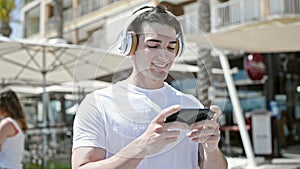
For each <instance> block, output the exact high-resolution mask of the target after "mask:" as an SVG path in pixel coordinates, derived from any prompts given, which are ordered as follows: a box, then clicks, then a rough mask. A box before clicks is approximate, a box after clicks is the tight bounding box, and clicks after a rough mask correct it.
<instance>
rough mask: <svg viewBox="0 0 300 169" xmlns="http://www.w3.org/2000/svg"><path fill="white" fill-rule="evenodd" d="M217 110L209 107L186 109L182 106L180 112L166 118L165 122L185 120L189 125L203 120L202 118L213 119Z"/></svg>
mask: <svg viewBox="0 0 300 169" xmlns="http://www.w3.org/2000/svg"><path fill="white" fill-rule="evenodd" d="M214 114H215V112H213V111H211V110H210V109H209V108H202V109H192V108H189V109H185V108H182V109H181V110H180V111H179V112H177V113H174V114H172V115H170V116H169V117H167V118H166V120H165V123H169V122H174V121H178V122H183V123H187V124H189V125H191V124H193V123H195V122H198V121H201V120H206V119H208V120H211V119H212V118H213V116H214Z"/></svg>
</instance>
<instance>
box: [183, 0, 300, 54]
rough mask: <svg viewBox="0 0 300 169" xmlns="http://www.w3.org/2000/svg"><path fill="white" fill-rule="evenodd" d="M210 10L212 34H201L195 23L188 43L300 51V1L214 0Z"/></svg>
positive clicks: (188, 33) (260, 50) (223, 47)
mask: <svg viewBox="0 0 300 169" xmlns="http://www.w3.org/2000/svg"><path fill="white" fill-rule="evenodd" d="M210 7H211V13H210V15H211V32H210V33H201V32H200V31H199V29H198V28H197V25H198V22H199V21H197V20H195V22H193V25H194V26H190V28H192V29H186V30H187V32H186V36H185V37H186V40H188V41H190V42H196V43H198V44H200V45H206V46H208V47H217V48H220V49H229V50H235V51H242V52H261V53H277V52H297V51H300V46H299V44H300V39H299V38H298V36H297V35H299V34H300V0H229V1H226V2H223V3H221V2H219V0H210ZM198 9H199V7H194V10H192V8H189V9H188V10H185V11H186V12H185V15H187V16H188V15H190V16H194V13H198V12H197V10H198ZM188 18H189V17H187V19H188ZM185 28H187V25H186V26H185Z"/></svg>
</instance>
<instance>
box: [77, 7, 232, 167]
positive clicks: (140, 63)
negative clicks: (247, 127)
mask: <svg viewBox="0 0 300 169" xmlns="http://www.w3.org/2000/svg"><path fill="white" fill-rule="evenodd" d="M134 15H135V16H134V17H133V19H132V20H133V21H131V22H130V23H129V26H128V27H126V29H125V30H124V31H123V32H122V34H121V38H120V39H121V41H122V42H121V45H120V47H119V49H120V51H121V52H122V53H123V54H125V55H130V56H132V61H133V71H132V73H131V75H130V77H129V78H128V79H126V80H124V81H121V82H118V83H116V84H114V85H112V86H111V87H108V88H106V89H101V90H98V91H95V92H93V93H92V94H89V95H87V96H86V98H85V99H84V100H83V102H82V103H81V105H80V108H79V109H78V112H77V114H76V117H75V120H74V138H73V155H72V168H74V169H75V168H76V169H77V168H81V169H83V168H88V169H96V168H99V169H100V168H101V169H104V168H126V169H131V168H132V169H133V168H138V169H147V168H149V169H150V168H151V169H160V168H163V169H175V168H178V169H183V168H184V169H195V168H199V167H200V168H205V169H209V168H211V169H223V168H224V169H225V168H227V161H226V159H225V158H224V157H223V155H222V153H221V152H220V150H219V149H218V142H219V140H220V131H219V125H218V123H217V122H216V120H217V117H218V116H219V115H220V114H221V111H220V109H219V108H218V107H216V106H212V107H211V109H212V111H215V112H216V114H215V117H214V118H213V119H212V120H204V121H200V122H196V123H194V124H192V125H188V124H185V123H181V122H170V123H165V119H166V118H167V117H168V116H170V115H172V114H174V113H176V112H178V111H179V110H180V109H181V108H202V107H203V105H202V104H201V103H200V102H199V101H198V100H197V99H196V98H194V97H193V96H190V95H185V94H183V93H181V92H179V91H177V90H175V89H174V88H173V87H171V86H169V85H168V84H167V83H165V82H164V80H165V79H166V78H167V75H168V72H169V70H170V67H171V65H172V64H173V61H174V59H175V57H178V56H179V55H180V54H181V51H182V48H183V46H182V45H183V42H182V31H181V28H180V23H179V21H178V20H177V19H176V17H175V16H173V15H172V14H171V13H169V12H168V11H166V10H165V9H164V8H163V7H162V6H157V7H154V8H143V9H141V10H139V11H138V13H136V14H134ZM198 162H199V163H198Z"/></svg>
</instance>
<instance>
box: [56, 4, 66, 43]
mask: <svg viewBox="0 0 300 169" xmlns="http://www.w3.org/2000/svg"><path fill="white" fill-rule="evenodd" d="M54 3H55V6H54V18H55V24H56V32H57V38H61V39H62V38H63V25H64V20H63V1H62V0H54Z"/></svg>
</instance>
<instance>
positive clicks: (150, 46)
mask: <svg viewBox="0 0 300 169" xmlns="http://www.w3.org/2000/svg"><path fill="white" fill-rule="evenodd" d="M147 47H148V48H157V47H158V46H152V45H147Z"/></svg>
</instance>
